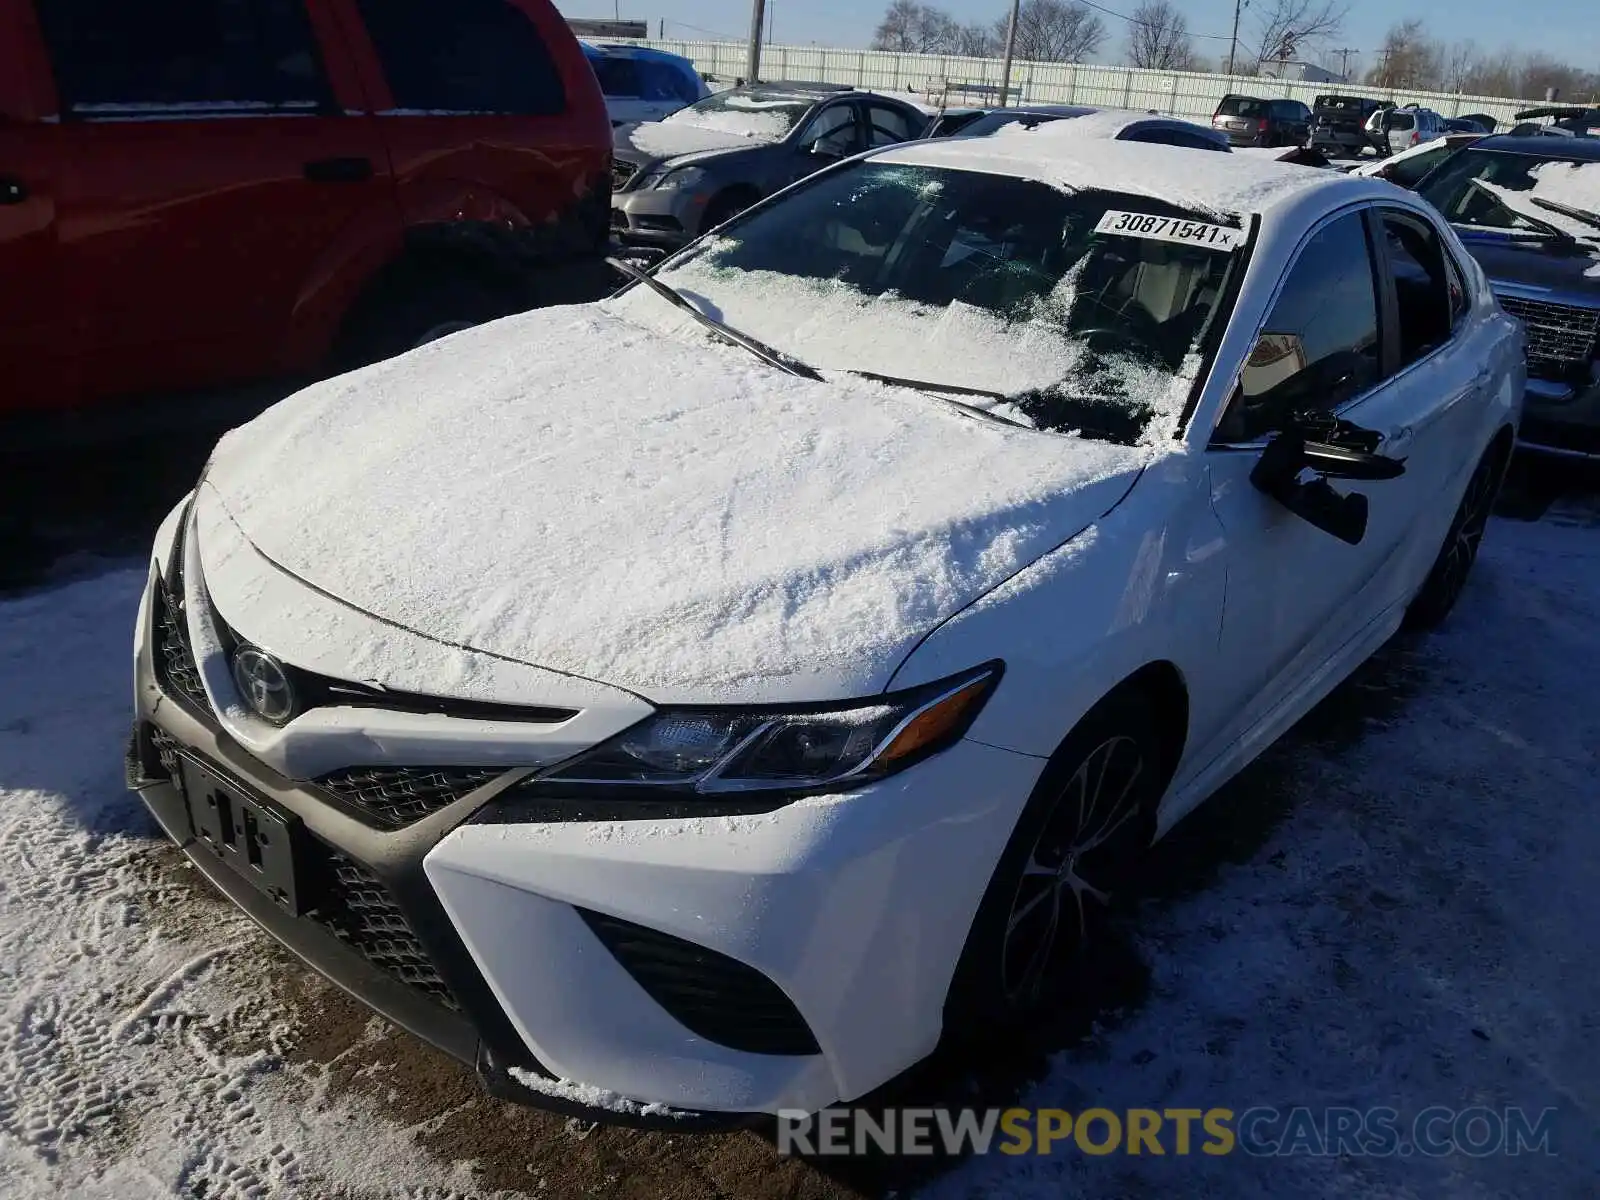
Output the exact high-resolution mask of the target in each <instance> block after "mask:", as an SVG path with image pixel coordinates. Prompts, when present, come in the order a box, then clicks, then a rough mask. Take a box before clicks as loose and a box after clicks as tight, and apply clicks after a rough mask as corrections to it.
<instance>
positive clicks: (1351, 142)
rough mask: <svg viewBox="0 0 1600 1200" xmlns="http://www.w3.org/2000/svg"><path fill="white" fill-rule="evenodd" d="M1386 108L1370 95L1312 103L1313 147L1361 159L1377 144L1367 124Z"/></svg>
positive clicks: (1329, 97)
mask: <svg viewBox="0 0 1600 1200" xmlns="http://www.w3.org/2000/svg"><path fill="white" fill-rule="evenodd" d="M1384 107H1386V106H1385V105H1384V103H1383V102H1382V101H1380V100H1374V99H1373V98H1372V97H1370V96H1339V95H1326V96H1318V97H1317V98H1316V99H1315V100H1314V101H1312V104H1311V145H1312V146H1313V147H1314V148H1315V149H1318V150H1321V151H1322V152H1323V153H1325V154H1328V155H1330V156H1336V155H1340V154H1344V155H1354V156H1356V157H1358V158H1359V157H1360V156H1361V155H1362V154H1363V153H1365V152H1366V151H1367V149H1368V148H1369V147H1372V146H1374V145H1375V143H1374V142H1373V140H1372V138H1371V137H1370V136H1369V135H1368V133H1367V121H1368V120H1369V119H1370V118H1371V117H1372V115H1373V114H1374V113H1376V112H1377V111H1378V110H1379V109H1381V108H1384ZM1385 152H1387V150H1386V149H1385Z"/></svg>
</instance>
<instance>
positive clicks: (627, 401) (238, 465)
mask: <svg viewBox="0 0 1600 1200" xmlns="http://www.w3.org/2000/svg"><path fill="white" fill-rule="evenodd" d="M1151 453H1152V451H1150V450H1148V449H1141V448H1134V447H1122V446H1113V445H1109V444H1105V443H1099V442H1091V441H1085V440H1081V439H1077V438H1073V437H1065V436H1058V435H1052V434H1044V433H1037V432H1033V431H1030V430H1026V429H1021V428H1014V427H1009V426H1004V425H999V424H995V423H993V422H990V421H987V420H983V419H980V418H974V417H971V416H969V415H966V414H964V413H961V412H960V411H958V410H956V409H955V408H953V407H951V406H949V405H946V404H944V403H943V402H941V401H938V400H935V399H933V398H931V397H928V396H925V395H923V394H921V393H916V392H910V391H906V390H903V389H898V388H891V387H885V386H881V385H878V384H874V383H870V382H867V381H865V380H860V379H856V378H854V377H842V376H836V377H833V378H830V379H829V380H828V381H826V382H811V381H807V380H804V379H800V378H798V377H795V376H792V375H789V374H787V373H784V372H780V371H778V370H776V369H774V368H771V367H769V366H767V365H766V364H764V363H762V362H760V361H758V360H756V359H754V358H753V357H751V356H749V355H747V354H746V353H745V352H744V351H742V350H737V349H733V348H730V347H724V346H722V345H720V344H717V343H714V342H712V341H710V340H709V339H707V338H705V337H703V336H698V335H691V334H677V335H668V334H665V333H661V332H655V331H650V330H646V329H644V328H641V327H639V326H636V325H634V324H631V323H629V322H627V321H625V320H624V319H622V318H621V317H618V316H616V315H613V314H611V313H607V312H605V311H602V310H600V309H599V308H597V307H594V306H589V305H585V306H577V307H567V308H554V309H545V310H542V311H539V312H534V313H529V314H525V315H523V316H520V317H514V318H510V319H507V320H504V321H499V322H495V323H493V324H491V325H487V326H482V327H479V328H477V329H473V330H468V331H466V332H464V333H460V334H457V335H455V336H453V337H449V338H446V339H443V340H441V341H438V342H435V343H432V344H430V345H428V346H425V347H423V348H421V349H419V350H416V351H413V352H412V353H410V354H408V355H404V356H402V357H400V358H397V359H391V360H389V361H388V362H384V363H380V364H378V365H376V366H373V367H369V368H366V369H364V370H362V371H358V372H355V373H353V374H350V375H345V376H341V377H339V378H336V379H332V380H329V381H327V382H324V383H321V384H318V385H316V386H314V387H312V388H309V389H307V390H306V391H303V392H300V393H299V394H297V395H295V396H292V397H290V398H289V399H287V400H285V401H283V402H282V403H281V404H278V405H277V406H275V407H274V408H272V409H270V410H268V411H267V412H266V413H265V414H263V415H262V416H260V417H258V418H257V419H256V420H254V421H252V422H251V423H249V424H248V425H245V426H243V427H241V428H239V429H236V430H234V431H232V432H231V433H229V434H228V435H227V436H226V437H224V438H223V440H222V441H221V442H220V443H219V445H218V447H217V450H216V453H215V454H214V456H213V458H212V461H211V465H210V467H209V469H208V473H207V477H206V482H207V484H208V485H209V487H210V488H212V489H213V490H214V491H215V492H216V494H217V495H218V497H219V498H220V500H221V503H222V504H223V505H224V506H225V508H226V510H227V512H228V514H229V515H230V516H231V518H232V520H233V521H234V522H235V523H236V524H237V525H238V527H239V529H240V530H241V531H242V532H243V534H244V536H245V537H246V538H248V539H249V540H250V542H251V543H252V544H253V545H254V546H255V547H256V548H257V549H258V550H259V551H260V552H261V553H262V554H263V555H264V556H265V557H266V558H267V559H269V560H271V561H272V562H273V563H275V564H276V565H277V566H278V567H280V568H282V569H283V570H285V571H287V572H289V573H291V574H292V575H293V576H296V577H298V578H299V579H300V580H302V581H304V582H305V583H307V584H308V585H310V586H311V587H313V588H315V589H317V590H319V591H320V592H322V593H324V594H326V595H329V596H332V597H335V598H337V599H338V600H340V601H342V602H344V603H345V604H348V605H351V606H353V607H355V608H357V609H360V610H362V611H364V612H365V613H368V614H371V615H373V616H376V617H378V618H380V619H382V620H383V621H385V622H388V623H390V624H391V625H395V626H399V627H402V628H403V629H404V630H409V631H411V633H412V635H420V636H422V637H425V638H428V639H432V640H434V641H437V642H442V643H446V644H448V645H450V646H454V647H458V648H462V649H471V650H475V651H481V652H484V653H487V654H491V655H496V656H500V657H502V658H506V659H511V660H514V661H516V662H522V663H529V664H534V665H538V666H542V667H545V668H549V669H554V670H556V671H561V672H565V673H568V674H570V675H575V676H581V677H584V678H587V679H592V680H599V681H603V682H606V683H610V684H614V685H617V686H621V687H625V688H628V689H630V690H632V691H634V692H636V693H638V694H640V695H643V696H645V697H647V698H649V699H651V700H655V701H657V702H684V701H694V700H698V701H722V702H727V701H735V700H737V701H743V702H775V701H793V700H805V699H827V698H838V697H842V696H850V695H870V694H872V693H874V692H877V691H880V690H882V689H883V688H884V687H885V686H886V685H887V684H888V682H889V680H890V679H891V677H892V676H893V674H894V672H895V670H896V669H897V667H898V666H899V665H900V663H901V662H902V661H903V660H904V658H905V656H906V654H907V653H908V652H909V651H910V650H911V649H912V648H913V647H914V646H915V645H916V643H917V642H918V640H919V639H920V638H922V637H923V636H924V635H925V634H926V633H928V632H929V631H930V630H931V629H932V628H934V627H935V626H937V625H938V624H939V623H940V622H942V621H943V620H945V619H946V618H948V617H949V616H951V615H952V614H953V613H955V612H957V611H959V610H960V609H961V608H963V607H964V606H966V605H967V604H969V603H971V602H972V601H973V600H974V599H976V598H977V597H979V596H981V595H983V594H984V593H985V592H987V591H989V590H991V589H993V588H994V587H996V586H998V585H999V584H1000V583H1002V582H1003V581H1005V580H1006V579H1007V578H1009V577H1010V576H1012V575H1013V574H1015V573H1016V572H1017V571H1018V570H1020V569H1021V568H1022V567H1024V566H1025V565H1027V564H1028V563H1030V562H1032V561H1034V560H1035V559H1037V558H1038V557H1039V556H1041V555H1042V554H1044V553H1046V552H1048V551H1049V550H1051V549H1053V548H1055V547H1057V546H1059V545H1061V544H1062V543H1064V542H1066V541H1067V540H1069V539H1071V538H1073V537H1074V536H1076V535H1078V534H1079V533H1080V532H1082V531H1083V530H1084V529H1085V528H1086V527H1088V526H1089V525H1091V524H1092V523H1094V522H1095V521H1096V520H1097V519H1098V518H1099V517H1101V516H1102V515H1103V514H1104V513H1106V512H1107V511H1108V510H1110V509H1111V508H1112V507H1114V506H1115V505H1116V504H1117V503H1118V501H1119V500H1120V499H1121V498H1122V497H1123V496H1124V495H1125V494H1126V493H1127V491H1128V490H1129V488H1130V487H1131V486H1132V483H1133V481H1134V480H1135V479H1136V478H1137V475H1138V472H1139V471H1140V470H1141V469H1142V467H1143V465H1144V463H1145V462H1146V461H1147V459H1148V458H1149V456H1150V454H1151ZM200 552H201V561H202V565H203V563H204V560H205V546H204V542H203V539H202V543H201V545H200ZM264 592H265V590H264V589H254V590H253V589H251V588H250V587H247V586H239V585H238V584H235V585H234V586H233V587H232V588H231V591H230V594H228V595H214V596H213V600H214V602H215V604H216V607H217V609H218V611H219V612H220V614H221V615H222V616H223V618H224V619H226V620H229V621H230V622H239V621H243V620H244V614H243V613H241V611H240V610H241V609H246V608H248V607H249V606H250V605H251V604H253V603H262V602H264V601H262V600H260V599H259V597H258V595H257V594H256V593H261V594H264ZM242 627H243V628H245V629H246V630H248V628H249V623H248V621H244V624H243V625H242ZM405 636H406V635H403V634H399V633H398V632H397V648H396V651H395V653H396V654H402V653H404V652H405V651H404V648H403V646H402V645H401V643H403V642H404V640H405ZM271 649H273V650H274V651H276V652H278V653H281V654H282V655H283V656H284V657H285V658H287V659H289V660H290V661H293V660H294V651H293V647H291V646H282V647H278V646H274V647H271ZM368 661H369V662H370V658H369V660H368Z"/></svg>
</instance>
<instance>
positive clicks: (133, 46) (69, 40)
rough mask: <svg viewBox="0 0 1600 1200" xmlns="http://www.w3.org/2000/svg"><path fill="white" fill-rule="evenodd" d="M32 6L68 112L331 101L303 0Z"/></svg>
mask: <svg viewBox="0 0 1600 1200" xmlns="http://www.w3.org/2000/svg"><path fill="white" fill-rule="evenodd" d="M38 13H39V26H40V30H41V32H42V33H43V35H44V40H45V43H46V45H47V46H48V48H49V51H50V57H51V60H52V64H53V66H54V68H55V77H56V87H57V89H58V91H59V92H60V95H61V107H62V110H63V112H66V113H75V114H79V115H90V116H92V115H93V114H94V113H95V111H96V110H97V109H100V110H112V111H115V110H118V109H122V110H126V109H128V108H134V109H171V108H185V109H192V108H207V107H215V108H243V109H244V110H245V111H249V110H251V109H316V108H320V107H323V106H324V105H326V104H328V103H329V102H330V101H331V93H330V92H329V89H328V85H327V81H326V79H325V77H324V75H323V73H322V61H321V56H320V55H319V53H318V51H317V44H316V38H315V36H314V35H313V34H312V31H311V24H310V22H309V20H308V19H307V17H306V10H305V2H304V0H254V2H249V3H247V2H244V0H231V2H229V0H220V2H219V0H147V2H144V3H140V4H130V3H128V2H127V0H38Z"/></svg>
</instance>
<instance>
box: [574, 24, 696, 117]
mask: <svg viewBox="0 0 1600 1200" xmlns="http://www.w3.org/2000/svg"><path fill="white" fill-rule="evenodd" d="M583 52H584V54H586V55H588V57H589V65H590V66H591V67H593V68H594V73H595V77H596V78H597V79H599V80H600V90H601V91H602V92H603V93H605V98H606V111H607V112H609V113H610V114H611V124H612V125H613V126H615V125H628V124H632V123H633V122H635V121H659V120H661V118H662V117H666V116H670V115H672V114H673V113H675V112H677V111H678V110H679V109H680V108H684V107H686V106H687V105H690V104H693V103H695V102H696V101H697V100H704V99H705V98H706V97H707V96H709V95H710V94H711V90H710V89H709V88H708V87H706V81H705V80H704V79H702V78H701V77H700V72H699V71H697V70H695V67H694V63H692V62H690V61H689V60H688V59H687V58H684V57H682V56H681V55H677V54H668V53H667V52H666V51H664V50H650V49H647V48H646V47H644V46H627V45H621V46H612V45H607V46H595V45H591V44H589V43H588V42H585V43H583Z"/></svg>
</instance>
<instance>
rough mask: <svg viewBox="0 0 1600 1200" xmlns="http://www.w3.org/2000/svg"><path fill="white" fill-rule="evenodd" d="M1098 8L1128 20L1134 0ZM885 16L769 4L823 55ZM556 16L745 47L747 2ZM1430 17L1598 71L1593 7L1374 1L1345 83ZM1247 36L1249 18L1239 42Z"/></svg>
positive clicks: (1111, 23) (997, 1)
mask: <svg viewBox="0 0 1600 1200" xmlns="http://www.w3.org/2000/svg"><path fill="white" fill-rule="evenodd" d="M1097 2H1098V3H1101V4H1103V6H1104V7H1106V8H1110V9H1114V10H1116V11H1118V12H1124V13H1126V12H1131V11H1132V10H1133V8H1134V6H1135V5H1136V4H1137V3H1138V0H1097ZM1258 2H1260V0H1258ZM1175 3H1176V4H1177V5H1178V7H1179V8H1181V9H1182V10H1183V11H1184V12H1185V13H1186V14H1187V15H1188V18H1189V28H1190V30H1191V31H1192V32H1194V33H1197V34H1217V35H1220V36H1221V37H1222V38H1223V39H1226V37H1227V35H1228V32H1229V30H1230V28H1231V26H1232V23H1233V3H1232V0H1175ZM886 6H887V0H768V7H769V9H771V10H772V12H773V18H774V23H775V26H776V29H775V33H776V39H777V40H778V41H780V42H798V43H802V44H804V43H809V42H817V43H819V44H822V45H829V46H864V45H866V44H867V42H868V41H869V40H870V39H871V37H872V30H873V27H874V26H875V25H876V24H877V22H878V18H879V17H880V16H881V15H882V10H883V8H885V7H886ZM556 7H557V8H559V9H560V10H561V11H562V12H563V13H564V14H566V15H567V16H570V17H611V16H613V15H614V13H615V11H616V10H617V9H620V11H621V14H622V16H624V17H627V18H633V19H636V20H642V19H646V18H648V19H649V21H650V32H651V34H652V36H653V35H655V33H656V31H657V29H658V28H659V26H660V22H661V20H663V19H665V20H666V22H667V36H668V37H676V38H686V39H697V38H703V37H707V36H710V35H713V34H720V35H724V36H728V37H736V38H743V37H744V36H746V34H747V33H748V31H749V28H750V4H749V0H556ZM941 7H943V8H945V9H946V10H947V11H949V12H950V13H951V14H952V15H954V16H955V17H957V18H958V19H960V20H963V21H976V20H984V19H992V18H993V17H994V16H995V15H996V14H998V13H1000V12H1003V11H1005V10H1006V7H1007V6H1006V0H945V2H944V3H943V4H942V5H941ZM1430 15H1439V16H1441V17H1442V18H1443V19H1442V20H1441V21H1440V29H1439V36H1441V37H1443V38H1444V39H1446V40H1450V41H1454V40H1456V39H1460V38H1471V39H1472V40H1473V41H1475V42H1477V43H1478V45H1479V46H1480V47H1484V48H1490V47H1498V46H1502V45H1509V46H1513V47H1515V48H1517V49H1519V50H1539V51H1543V52H1545V53H1548V54H1550V55H1553V56H1554V57H1556V58H1559V59H1561V60H1563V61H1565V62H1570V63H1572V64H1573V65H1574V66H1580V67H1584V68H1586V69H1588V70H1591V71H1596V70H1600V5H1597V4H1596V2H1595V0H1525V2H1511V3H1508V2H1507V0H1452V2H1451V3H1450V4H1448V5H1444V4H1440V3H1438V0H1433V2H1432V3H1417V4H1415V5H1414V6H1413V7H1410V8H1407V7H1405V6H1404V5H1400V6H1396V5H1392V4H1388V3H1381V2H1380V0H1353V2H1352V3H1351V5H1350V15H1349V17H1348V18H1347V19H1346V20H1345V29H1344V36H1343V37H1341V38H1339V39H1338V41H1337V43H1336V44H1337V45H1339V46H1349V47H1352V48H1354V49H1358V50H1360V51H1362V52H1363V53H1362V54H1361V56H1360V57H1359V58H1356V57H1355V56H1352V62H1351V66H1352V73H1353V72H1354V69H1355V67H1356V65H1357V63H1359V64H1360V69H1362V70H1365V69H1366V68H1367V66H1369V65H1370V64H1371V63H1373V62H1374V61H1376V60H1375V57H1374V55H1373V54H1372V51H1373V50H1375V49H1376V48H1377V47H1378V46H1380V45H1382V43H1383V34H1384V31H1385V30H1386V29H1387V28H1388V27H1389V26H1390V25H1391V24H1393V23H1394V22H1395V21H1396V20H1399V19H1402V18H1405V17H1409V16H1421V17H1424V18H1427V17H1429V16H1430ZM1104 19H1105V22H1106V24H1107V26H1108V27H1109V28H1110V31H1111V37H1110V39H1109V40H1108V43H1107V46H1106V48H1105V49H1103V50H1102V51H1101V54H1100V57H1101V58H1102V59H1109V60H1113V61H1114V60H1118V59H1120V58H1121V56H1122V50H1123V42H1124V39H1125V38H1126V35H1127V25H1126V23H1125V22H1122V21H1118V20H1117V19H1116V18H1114V17H1109V16H1108V17H1105V18H1104ZM1251 26H1252V22H1251V19H1250V10H1249V9H1248V8H1247V9H1246V10H1245V14H1244V18H1243V21H1242V23H1241V37H1243V36H1244V33H1245V32H1246V31H1249V30H1251ZM694 27H698V28H694ZM1252 40H1253V39H1252ZM1196 44H1197V48H1198V49H1199V50H1200V52H1201V53H1202V54H1205V55H1206V56H1208V57H1210V56H1214V55H1216V54H1217V53H1219V51H1220V52H1222V53H1226V51H1227V41H1226V40H1222V41H1217V40H1212V39H1199V40H1197V43H1196Z"/></svg>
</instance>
